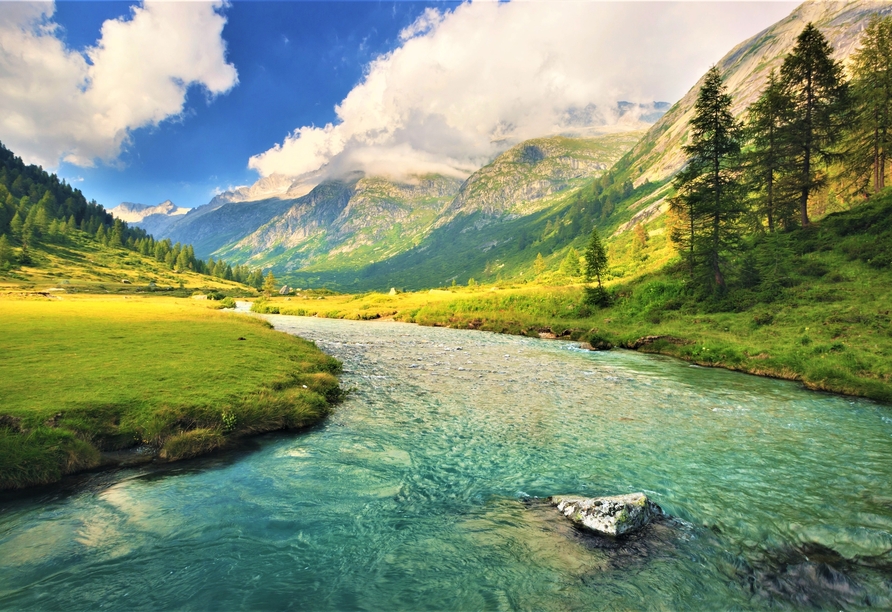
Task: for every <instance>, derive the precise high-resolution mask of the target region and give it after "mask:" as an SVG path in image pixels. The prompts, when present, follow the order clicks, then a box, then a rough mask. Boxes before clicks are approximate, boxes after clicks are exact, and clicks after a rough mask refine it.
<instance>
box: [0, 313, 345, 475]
mask: <svg viewBox="0 0 892 612" xmlns="http://www.w3.org/2000/svg"><path fill="white" fill-rule="evenodd" d="M0 338H2V351H0V372H2V376H0V397H2V398H3V402H2V404H0V489H4V488H19V487H24V486H28V485H33V484H45V483H50V482H55V481H58V480H59V479H60V478H61V477H62V476H63V475H65V474H69V473H72V472H76V471H79V470H83V469H89V468H93V467H96V466H98V465H100V464H101V463H102V461H103V458H102V452H103V451H114V450H120V449H126V448H130V447H133V446H136V445H140V444H148V445H151V446H153V447H155V448H156V449H157V450H158V451H159V452H160V457H161V458H162V459H167V460H177V459H182V458H186V457H191V456H195V455H197V454H201V453H204V452H208V451H210V450H213V449H215V448H220V447H222V446H225V445H227V444H229V443H231V441H232V440H234V439H237V438H238V437H240V436H244V435H249V434H254V433H259V432H264V431H272V430H277V429H293V428H300V427H304V426H307V425H310V424H313V423H315V422H317V421H318V420H320V419H321V418H323V417H324V416H325V415H326V414H327V413H328V412H329V410H330V406H331V404H332V402H334V401H336V400H337V399H338V397H339V396H340V390H339V387H338V383H337V379H336V378H335V374H337V373H338V372H339V368H340V364H339V363H338V362H337V361H336V360H335V359H333V358H331V357H328V356H326V355H324V354H323V353H322V352H321V351H319V349H317V348H316V346H315V345H314V344H312V343H310V342H307V341H304V340H301V339H299V338H295V337H293V336H288V335H286V334H282V333H279V332H275V331H273V330H272V329H270V327H269V325H268V324H266V323H265V322H264V321H260V320H255V319H250V318H247V317H243V316H240V315H234V314H231V313H226V312H220V311H217V310H212V309H210V308H209V307H208V306H207V303H205V302H201V303H199V302H194V301H192V300H183V299H173V298H166V297H139V296H124V297H102V298H100V297H92V296H77V297H71V296H67V297H66V298H65V299H35V298H29V299H13V298H11V297H9V296H7V297H5V298H2V299H0Z"/></svg>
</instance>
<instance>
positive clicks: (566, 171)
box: [438, 131, 643, 225]
mask: <svg viewBox="0 0 892 612" xmlns="http://www.w3.org/2000/svg"><path fill="white" fill-rule="evenodd" d="M642 135H643V132H640V131H639V132H623V133H618V134H608V135H604V136H600V137H597V138H587V139H582V138H565V137H562V136H555V137H551V138H535V139H533V140H527V141H525V142H523V143H521V144H519V145H517V146H515V147H513V148H511V149H509V150H507V151H505V152H504V153H502V154H501V155H499V156H498V157H497V158H496V159H495V160H493V162H492V163H490V164H489V165H487V166H484V167H483V168H481V169H480V170H478V171H477V172H475V173H474V174H473V175H471V177H470V178H468V180H467V181H466V182H465V184H464V185H462V188H461V190H460V191H459V193H458V195H457V196H456V198H455V200H454V201H453V202H452V204H451V205H450V206H449V208H448V209H447V210H446V211H444V215H443V217H442V218H441V219H440V220H439V221H438V225H442V224H444V223H447V222H449V221H450V220H451V219H453V218H454V217H455V216H456V215H458V214H461V213H464V214H470V213H474V212H482V213H484V214H485V215H487V216H503V215H508V216H512V217H516V216H519V215H525V214H529V213H531V212H535V211H536V210H540V209H541V207H542V200H543V199H544V198H547V197H548V196H551V195H553V194H555V193H557V192H559V191H563V190H565V189H568V188H570V187H573V186H576V185H579V184H580V183H581V182H582V181H585V180H588V179H590V178H592V177H594V176H598V175H599V174H600V173H602V172H603V171H604V170H606V169H607V168H609V167H610V166H612V165H613V164H614V163H615V162H616V161H617V160H618V159H619V158H620V157H622V156H623V154H625V153H626V152H627V151H628V150H629V149H630V148H631V147H632V146H633V145H634V144H635V143H636V142H637V141H638V140H639V139H640V138H641V136H642Z"/></svg>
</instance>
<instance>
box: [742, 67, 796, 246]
mask: <svg viewBox="0 0 892 612" xmlns="http://www.w3.org/2000/svg"><path fill="white" fill-rule="evenodd" d="M791 111H792V108H791V102H790V99H789V97H788V96H787V94H786V92H785V91H784V87H783V85H782V84H781V82H780V80H779V79H778V76H777V73H776V72H775V71H774V70H772V71H771V74H769V75H768V81H767V83H766V85H765V90H764V91H763V92H762V95H761V96H759V99H758V100H756V101H755V102H753V103H752V104H751V105H750V106H749V109H748V110H747V136H748V137H749V141H750V145H751V147H750V150H749V151H748V153H747V156H746V161H745V164H746V169H747V174H748V178H749V181H748V182H749V183H750V186H751V188H752V189H753V192H754V195H755V198H756V213H757V214H758V215H759V217H760V222H761V219H765V220H766V221H767V223H768V231H769V232H773V231H774V230H775V225H776V223H777V222H778V221H780V222H781V223H783V225H784V227H787V228H788V227H789V226H790V222H791V219H792V217H793V208H794V207H795V201H794V200H793V199H792V198H791V197H790V193H789V190H788V189H786V190H785V189H784V183H783V171H784V169H785V168H786V167H787V166H788V164H789V160H790V158H791V151H790V147H789V146H788V142H787V141H786V140H785V139H784V128H785V127H786V125H787V124H788V123H789V121H790V119H791Z"/></svg>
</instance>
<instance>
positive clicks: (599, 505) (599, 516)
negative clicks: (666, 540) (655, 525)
mask: <svg viewBox="0 0 892 612" xmlns="http://www.w3.org/2000/svg"><path fill="white" fill-rule="evenodd" d="M549 501H550V502H551V504H552V505H553V506H557V509H558V510H559V511H560V512H561V513H563V515H564V516H566V517H567V518H568V519H570V520H571V521H573V522H574V523H576V524H577V525H579V526H581V527H585V528H586V529H590V530H592V531H594V532H596V533H599V534H602V535H609V536H621V535H626V534H629V533H634V532H636V531H638V530H640V529H642V528H643V527H645V526H647V525H648V524H649V523H650V522H651V521H652V520H653V519H654V518H656V517H659V516H662V515H663V510H662V508H660V507H659V506H658V505H657V504H655V503H653V502H652V501H650V500H649V499H647V496H646V495H645V494H644V493H629V494H628V495H614V496H612V497H579V496H575V495H555V496H553V497H551V498H549Z"/></svg>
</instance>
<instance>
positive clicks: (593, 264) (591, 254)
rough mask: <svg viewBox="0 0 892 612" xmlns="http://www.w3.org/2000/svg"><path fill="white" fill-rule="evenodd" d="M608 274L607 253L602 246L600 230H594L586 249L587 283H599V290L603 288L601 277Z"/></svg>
mask: <svg viewBox="0 0 892 612" xmlns="http://www.w3.org/2000/svg"><path fill="white" fill-rule="evenodd" d="M606 272H607V251H605V250H604V245H603V244H601V237H600V236H599V235H598V228H594V229H592V235H591V238H589V241H588V246H587V247H586V249H585V282H587V283H590V282H592V281H597V282H598V289H601V288H602V285H601V277H602V276H603V275H604V274H605V273H606Z"/></svg>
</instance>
